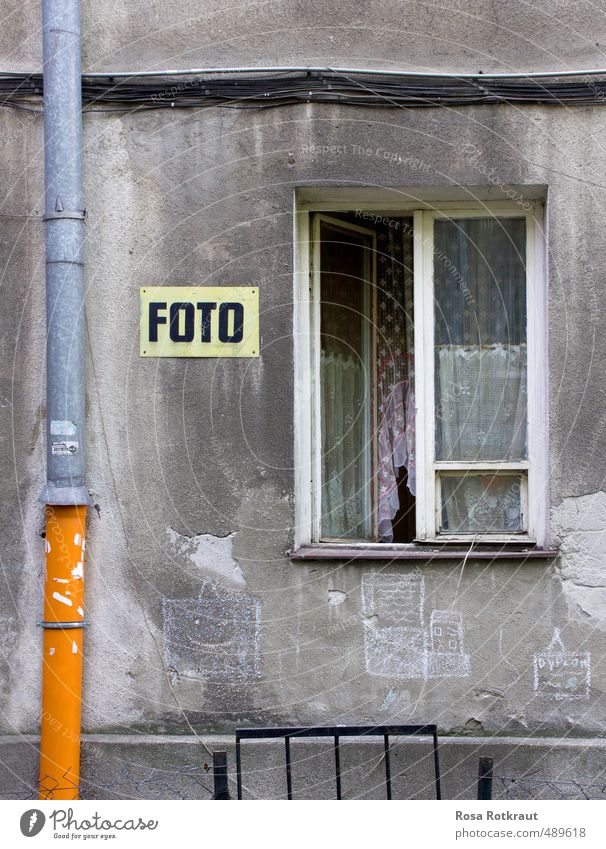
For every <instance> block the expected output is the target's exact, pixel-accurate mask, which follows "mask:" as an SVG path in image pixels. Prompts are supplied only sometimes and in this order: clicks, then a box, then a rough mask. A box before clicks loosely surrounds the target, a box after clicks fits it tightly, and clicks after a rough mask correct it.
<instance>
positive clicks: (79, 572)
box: [72, 561, 84, 580]
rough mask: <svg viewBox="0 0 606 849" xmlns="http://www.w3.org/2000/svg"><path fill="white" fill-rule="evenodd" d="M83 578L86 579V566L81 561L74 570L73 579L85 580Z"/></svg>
mask: <svg viewBox="0 0 606 849" xmlns="http://www.w3.org/2000/svg"><path fill="white" fill-rule="evenodd" d="M83 577H84V564H83V563H82V561H80V562H79V563H77V564H76V565H75V567H74V568H73V569H72V578H75V579H76V580H78V579H79V578H83Z"/></svg>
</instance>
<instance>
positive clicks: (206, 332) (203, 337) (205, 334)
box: [196, 301, 217, 342]
mask: <svg viewBox="0 0 606 849" xmlns="http://www.w3.org/2000/svg"><path fill="white" fill-rule="evenodd" d="M196 309H199V310H200V312H201V313H202V332H201V334H200V342H210V319H211V316H212V311H213V310H216V309H217V305H216V304H215V303H213V302H212V301H201V302H199V303H197V304H196Z"/></svg>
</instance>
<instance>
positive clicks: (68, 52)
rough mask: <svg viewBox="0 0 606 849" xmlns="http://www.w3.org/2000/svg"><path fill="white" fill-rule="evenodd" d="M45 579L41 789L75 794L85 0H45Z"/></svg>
mask: <svg viewBox="0 0 606 849" xmlns="http://www.w3.org/2000/svg"><path fill="white" fill-rule="evenodd" d="M42 17H43V59H44V181H45V207H44V208H45V214H44V221H45V244H46V421H47V430H46V437H47V462H46V467H47V471H46V486H45V488H44V490H43V492H42V494H41V496H40V501H42V502H43V503H44V504H46V540H45V542H46V580H45V588H44V620H43V621H42V622H41V623H40V624H41V626H42V628H43V629H44V657H43V665H42V718H41V739H40V798H41V799H77V798H78V797H79V783H80V709H81V697H82V635H83V628H84V627H85V625H86V623H85V621H84V578H83V561H84V549H85V523H86V508H87V505H88V504H89V503H90V501H89V496H88V492H87V489H86V486H85V481H84V461H85V456H84V447H85V446H84V436H85V434H84V379H85V375H84V279H83V242H84V208H83V207H84V205H83V197H82V94H81V65H80V2H79V0H42Z"/></svg>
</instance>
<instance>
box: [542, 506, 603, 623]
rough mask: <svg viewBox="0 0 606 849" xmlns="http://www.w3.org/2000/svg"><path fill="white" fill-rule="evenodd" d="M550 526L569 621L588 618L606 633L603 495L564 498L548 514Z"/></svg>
mask: <svg viewBox="0 0 606 849" xmlns="http://www.w3.org/2000/svg"><path fill="white" fill-rule="evenodd" d="M551 524H552V528H553V531H554V537H555V542H556V544H557V546H558V548H559V550H560V562H559V573H560V577H561V578H562V592H563V594H564V597H565V599H566V602H567V604H568V612H569V615H570V617H571V618H573V619H583V620H586V619H587V617H591V618H592V620H593V621H592V625H593V626H594V627H596V628H599V629H600V630H601V631H604V632H606V571H605V570H604V562H605V561H606V492H601V491H600V492H596V493H594V494H592V495H582V496H578V497H569V498H565V499H564V500H563V501H562V502H561V504H559V505H558V506H557V507H555V508H554V509H553V510H552V512H551ZM580 611H581V612H582V614H583V615H582V616H579V612H580Z"/></svg>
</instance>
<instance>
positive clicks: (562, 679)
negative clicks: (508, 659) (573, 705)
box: [533, 628, 591, 702]
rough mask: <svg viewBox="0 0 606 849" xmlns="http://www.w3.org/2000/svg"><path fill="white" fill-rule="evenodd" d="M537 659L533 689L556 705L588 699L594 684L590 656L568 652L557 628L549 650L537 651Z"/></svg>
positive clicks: (580, 652) (582, 652)
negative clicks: (592, 682)
mask: <svg viewBox="0 0 606 849" xmlns="http://www.w3.org/2000/svg"><path fill="white" fill-rule="evenodd" d="M533 660H534V690H535V693H536V694H537V696H545V697H547V698H549V699H553V700H554V701H556V702H560V701H567V700H569V699H570V700H575V699H588V698H589V686H590V683H591V654H590V652H588V651H579V652H571V651H568V650H567V649H566V647H565V645H564V643H563V642H562V639H561V637H560V629H559V628H554V630H553V637H552V639H551V642H550V643H549V645H548V646H547V648H546V649H545V650H544V651H542V652H537V654H535V655H534V656H533Z"/></svg>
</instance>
